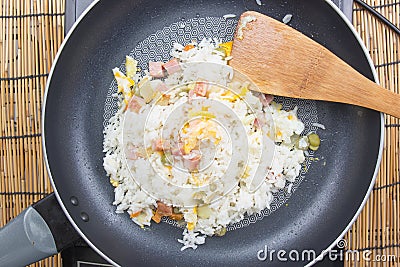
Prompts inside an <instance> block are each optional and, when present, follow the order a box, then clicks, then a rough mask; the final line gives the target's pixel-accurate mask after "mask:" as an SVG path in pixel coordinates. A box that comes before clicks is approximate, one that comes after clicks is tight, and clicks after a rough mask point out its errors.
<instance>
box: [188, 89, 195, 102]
mask: <svg viewBox="0 0 400 267" xmlns="http://www.w3.org/2000/svg"><path fill="white" fill-rule="evenodd" d="M194 96H195V93H194V89H192V90H190V91H189V95H188V102H189V104H190V103H192V100H193V98H194Z"/></svg>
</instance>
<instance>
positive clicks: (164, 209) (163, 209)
mask: <svg viewBox="0 0 400 267" xmlns="http://www.w3.org/2000/svg"><path fill="white" fill-rule="evenodd" d="M156 213H158V214H160V215H161V216H170V215H172V207H171V206H168V205H166V204H164V203H162V202H161V201H157V210H156Z"/></svg>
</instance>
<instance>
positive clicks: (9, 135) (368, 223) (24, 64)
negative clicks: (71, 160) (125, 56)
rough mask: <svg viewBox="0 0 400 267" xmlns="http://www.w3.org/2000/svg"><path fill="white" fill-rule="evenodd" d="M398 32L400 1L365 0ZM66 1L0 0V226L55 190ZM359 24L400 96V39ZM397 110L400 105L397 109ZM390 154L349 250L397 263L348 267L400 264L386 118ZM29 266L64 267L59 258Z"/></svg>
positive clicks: (369, 22)
mask: <svg viewBox="0 0 400 267" xmlns="http://www.w3.org/2000/svg"><path fill="white" fill-rule="evenodd" d="M366 3H368V4H370V5H372V6H373V7H374V8H375V9H377V10H378V11H379V12H381V13H382V14H383V15H384V16H386V17H387V18H388V19H389V20H390V21H392V22H393V23H394V24H395V25H397V26H398V27H399V26H400V25H399V24H400V21H399V20H400V2H396V1H395V0H366ZM64 4H65V3H64V0H1V6H0V38H1V39H0V53H1V55H0V81H1V90H0V102H1V110H0V118H1V119H0V124H1V133H0V143H1V148H0V157H1V162H2V164H1V165H0V173H1V178H0V179H1V180H0V227H1V226H3V225H5V224H6V223H7V222H8V221H9V220H11V219H12V218H14V217H15V216H16V215H17V214H19V213H20V212H21V211H22V210H23V209H24V208H26V207H27V206H29V205H30V204H32V203H33V202H35V201H37V200H39V199H40V198H41V197H43V196H45V195H47V194H49V193H50V192H51V191H52V188H51V185H50V182H49V180H48V176H47V173H46V169H45V166H44V164H43V154H42V150H41V132H40V131H41V128H40V127H41V121H40V116H41V104H42V99H43V93H44V90H45V83H46V79H47V76H48V73H49V71H50V68H51V64H52V61H53V58H54V56H55V54H56V52H57V49H58V48H59V46H60V44H61V42H62V39H63V32H64ZM353 14H354V26H355V27H356V29H357V31H358V32H359V33H360V35H361V37H362V39H363V40H364V43H365V44H366V46H367V48H368V50H369V51H370V53H371V56H372V59H373V61H374V64H375V66H376V69H377V72H378V75H379V79H380V82H381V84H382V85H383V86H384V87H386V88H388V89H389V90H392V91H394V92H397V93H399V77H400V66H399V63H400V62H399V60H400V59H399V57H400V55H399V43H400V40H399V36H396V35H395V34H394V33H393V32H392V31H391V30H390V29H388V28H387V27H385V26H384V25H383V24H382V23H380V22H379V21H377V20H376V19H375V18H374V17H373V16H371V14H370V13H368V12H366V11H365V10H364V9H363V8H361V7H360V6H358V5H355V6H354V13H353ZM399 104H400V103H399ZM385 123H386V133H385V148H384V155H383V160H382V164H381V169H380V172H379V176H378V179H377V182H376V185H375V188H374V190H373V193H372V195H371V197H370V199H369V201H368V202H367V205H366V207H365V208H364V210H363V212H362V213H361V215H360V217H359V218H358V220H357V221H356V223H355V224H354V225H353V227H352V228H351V230H350V231H349V232H348V233H347V235H346V237H345V239H346V240H347V247H346V249H350V250H357V251H360V252H363V251H371V253H372V254H371V255H370V258H371V259H372V258H375V257H376V255H386V256H388V255H396V256H397V257H398V258H397V263H394V262H391V263H389V262H386V263H384V262H366V261H363V259H362V257H361V258H360V262H357V261H356V260H351V259H348V260H346V263H345V265H346V266H396V265H399V257H400V248H399V247H400V240H399V239H400V224H399V206H400V203H399V201H400V194H399V193H400V191H399V190H400V189H399V187H400V186H399V183H400V177H399V126H400V125H399V121H398V120H397V119H394V118H392V117H390V116H385ZM32 266H61V259H60V257H59V256H54V257H51V258H49V259H46V260H43V261H41V262H39V263H36V264H33V265H32Z"/></svg>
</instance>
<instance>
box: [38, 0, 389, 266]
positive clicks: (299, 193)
mask: <svg viewBox="0 0 400 267" xmlns="http://www.w3.org/2000/svg"><path fill="white" fill-rule="evenodd" d="M112 2H113V1H100V2H99V3H98V4H97V5H95V6H94V7H93V8H92V10H91V11H90V12H88V14H87V15H86V16H85V17H84V18H83V20H82V21H81V23H80V24H79V25H78V27H77V28H76V29H75V31H74V32H73V33H72V34H71V36H70V38H69V40H68V42H67V43H66V44H65V46H64V48H63V51H62V53H61V54H60V56H59V59H58V62H57V65H56V67H55V69H54V72H53V75H52V78H51V81H50V83H49V91H48V95H47V100H46V107H45V125H44V130H45V132H44V136H45V139H46V152H47V156H48V163H49V170H50V172H51V177H52V179H53V182H54V185H55V187H56V188H55V189H56V191H57V194H58V195H59V197H60V199H61V200H62V201H63V205H64V207H65V209H66V211H67V212H68V213H69V214H70V216H71V218H72V220H73V222H74V224H75V225H76V226H77V227H79V229H80V231H81V232H82V233H83V234H84V236H85V237H86V238H87V239H88V240H89V241H90V243H91V244H92V245H93V246H95V247H96V248H97V249H98V250H99V251H101V252H102V253H103V254H104V256H106V257H108V258H109V260H111V261H113V262H114V263H116V264H119V265H123V266H126V265H128V266H129V265H131V264H132V262H135V263H137V264H152V265H159V264H160V263H163V264H166V263H168V264H170V265H202V266H205V265H220V264H225V265H226V264H234V265H238V264H246V265H255V264H258V263H261V262H259V260H258V259H257V252H258V251H259V250H261V249H263V248H264V247H265V246H268V248H269V249H275V250H279V249H285V250H287V251H289V250H291V249H297V250H300V251H301V250H303V249H313V250H315V251H316V253H317V254H319V253H320V252H321V251H322V250H323V249H325V248H327V247H328V246H329V245H330V244H331V243H332V242H333V241H334V240H335V239H336V238H337V236H339V235H340V234H341V232H342V231H343V230H344V229H345V227H346V226H347V225H348V223H349V222H350V221H351V219H352V218H353V216H354V214H355V213H356V212H357V210H358V208H359V206H360V204H361V203H362V201H363V199H364V197H365V194H366V193H367V191H368V188H369V186H370V183H371V179H372V177H373V173H374V170H375V166H376V164H377V158H378V154H379V144H380V143H379V141H380V135H381V132H380V115H379V113H377V112H373V111H370V110H367V109H363V108H359V107H354V106H348V105H342V104H335V103H326V102H313V101H304V100H291V99H284V98H281V99H280V101H282V102H283V103H285V105H287V107H292V106H293V105H299V106H301V107H304V108H300V112H302V110H303V111H304V117H302V119H303V120H307V118H308V120H309V123H308V125H309V126H310V128H309V129H310V130H312V126H311V123H313V122H320V123H323V124H324V125H325V126H326V130H324V131H318V133H319V135H320V136H321V139H322V140H323V143H322V146H321V148H320V150H319V151H318V152H317V153H316V154H315V155H314V157H316V158H319V159H321V160H319V161H316V162H313V164H311V165H310V166H309V169H308V171H307V172H306V173H303V174H302V182H301V183H299V184H298V185H296V186H295V188H296V187H298V188H297V190H296V191H295V192H294V193H293V194H292V196H291V197H290V199H289V200H288V201H287V202H286V204H287V205H284V206H281V207H280V208H279V209H276V210H275V212H273V213H271V214H270V216H267V217H265V218H264V219H263V220H258V221H257V223H251V222H255V219H257V217H256V218H255V219H254V218H248V220H247V222H243V225H248V227H246V228H242V229H237V230H236V231H231V232H229V233H228V234H227V235H226V236H224V237H223V238H209V239H207V244H205V245H203V246H201V247H199V248H198V249H197V250H196V251H185V252H181V251H180V245H179V243H178V242H176V239H177V238H179V237H180V234H181V229H177V228H175V227H171V226H169V225H167V224H160V225H153V226H152V227H151V229H150V230H146V231H143V230H142V229H140V228H139V227H136V225H134V224H133V223H132V221H131V220H130V219H129V217H128V215H127V214H124V215H118V214H115V212H114V210H115V207H114V206H112V204H111V203H112V202H113V198H114V193H113V189H112V187H111V186H110V185H109V181H108V178H107V177H106V175H105V172H104V170H103V167H102V160H103V156H104V155H103V153H102V141H103V133H102V131H103V126H104V122H105V121H107V118H108V116H109V114H112V112H113V110H112V109H113V102H112V101H111V100H110V97H109V94H110V90H109V89H110V86H109V85H110V83H111V81H112V79H113V77H112V72H111V69H112V68H113V67H115V66H119V65H120V64H121V62H122V61H123V59H124V57H125V55H127V54H130V53H131V52H132V53H133V55H135V57H136V53H139V52H141V53H142V57H139V59H140V62H141V64H144V62H147V61H148V60H149V59H152V58H154V59H156V60H166V59H167V57H168V54H165V50H169V49H168V48H167V47H165V48H164V45H161V44H160V45H158V46H157V47H162V48H163V49H161V50H160V51H158V50H156V51H151V49H150V50H149V49H148V52H147V54H146V53H145V52H143V51H146V50H145V47H144V46H143V45H144V43H145V42H146V37H148V38H147V39H148V43H147V47H150V46H151V43H152V42H153V40H152V39H151V38H153V37H151V36H156V37H157V33H158V32H160V31H161V32H162V31H166V29H167V28H168V27H172V25H174V23H175V24H177V25H178V29H176V31H177V33H179V32H180V30H182V31H183V34H180V35H179V34H176V37H174V35H173V33H170V34H169V35H168V36H171V40H176V41H178V42H181V43H185V42H187V41H186V40H189V41H190V40H191V38H192V34H193V31H194V30H196V29H194V28H193V29H189V30H188V31H186V30H185V28H180V27H179V24H181V23H185V27H186V26H188V25H192V24H191V23H192V22H194V21H196V20H197V21H200V20H204V25H205V26H204V27H200V25H199V26H198V27H197V31H198V34H197V35H196V36H198V38H202V34H204V37H214V36H215V35H218V36H221V37H222V38H225V40H227V39H229V38H231V36H232V34H233V31H234V26H235V19H231V20H226V21H225V22H224V21H222V19H221V18H222V16H223V15H225V14H232V13H233V14H236V15H240V14H241V13H242V12H244V11H245V10H248V9H251V10H256V11H260V12H262V13H265V14H267V15H270V16H272V17H274V18H276V19H279V20H280V19H282V18H283V17H284V16H285V15H286V14H288V13H290V14H293V18H292V21H291V23H290V25H291V26H292V27H294V28H296V29H298V30H300V31H301V32H303V33H305V34H306V35H308V36H310V37H313V38H314V39H315V40H316V41H318V42H320V43H321V44H323V45H325V46H326V47H327V48H328V49H330V50H331V51H333V52H334V53H336V54H337V55H338V56H340V57H341V58H343V59H344V60H345V61H346V62H348V63H349V64H350V65H352V66H353V67H355V68H356V69H357V70H358V71H360V72H361V73H362V74H364V75H366V76H367V77H369V78H370V79H372V78H373V74H372V71H371V69H370V66H369V63H368V60H367V58H366V56H365V54H364V52H363V50H362V49H361V47H360V44H359V43H358V41H357V39H356V38H355V37H354V35H353V33H352V32H351V30H350V29H349V28H348V27H347V25H346V24H345V23H344V22H343V20H342V19H341V18H340V17H339V16H338V15H337V14H336V12H335V11H334V10H333V9H332V8H331V7H330V6H329V5H328V4H327V3H325V2H324V1H317V0H314V1H301V2H300V1H295V0H293V1H264V2H265V3H264V4H263V5H262V6H258V5H257V4H256V3H255V1H211V0H209V1H206V0H197V1H167V2H162V3H161V2H158V1H129V0H124V1H120V2H119V3H118V5H116V4H115V3H112ZM213 21H214V22H213ZM186 23H187V25H186ZM213 23H214V24H217V26H212V24H213ZM224 23H226V24H224ZM220 25H222V26H223V27H221V26H220ZM206 29H210V30H209V31H207V30H206ZM213 29H217V30H216V32H215V30H214V31H213ZM220 29H226V31H225V32H224V31H221V32H218V30H220ZM228 29H229V30H228ZM164 36H166V34H164ZM179 36H180V37H179ZM180 38H182V39H180ZM156 40H157V39H156ZM162 44H170V41H169V40H165V41H163V43H162ZM141 45H142V46H141ZM144 55H147V56H144ZM142 67H144V66H142ZM307 107H308V108H309V109H307ZM301 116H303V115H301ZM310 118H312V119H310ZM299 181H300V180H299ZM72 196H75V197H77V198H78V200H79V205H77V206H74V205H72V203H71V202H70V198H71V197H72ZM278 201H279V203H281V204H282V203H284V201H286V199H278ZM281 204H279V205H281ZM279 205H278V204H277V205H276V208H277V207H278V206H279ZM271 210H272V209H271ZM82 212H85V213H87V214H88V215H89V221H88V222H85V221H83V220H82V219H81V214H82ZM99 233H101V234H99ZM322 237H323V238H322ZM133 252H134V253H133Z"/></svg>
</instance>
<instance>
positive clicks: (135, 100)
mask: <svg viewBox="0 0 400 267" xmlns="http://www.w3.org/2000/svg"><path fill="white" fill-rule="evenodd" d="M144 105H146V102H145V101H144V99H143V98H141V97H138V96H135V95H134V96H133V97H132V99H131V100H130V101H129V103H128V109H129V110H130V111H132V112H135V113H139V111H140V109H141V108H142V107H143V106H144Z"/></svg>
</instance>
